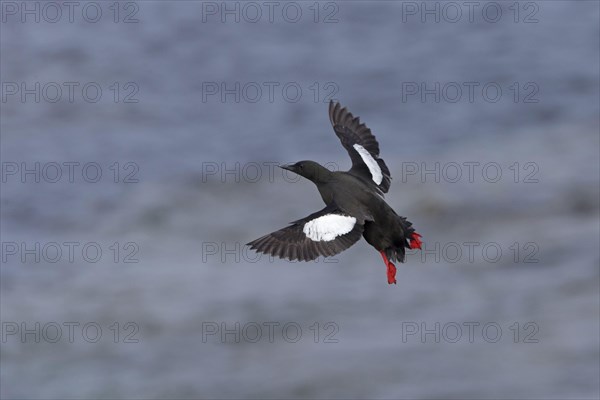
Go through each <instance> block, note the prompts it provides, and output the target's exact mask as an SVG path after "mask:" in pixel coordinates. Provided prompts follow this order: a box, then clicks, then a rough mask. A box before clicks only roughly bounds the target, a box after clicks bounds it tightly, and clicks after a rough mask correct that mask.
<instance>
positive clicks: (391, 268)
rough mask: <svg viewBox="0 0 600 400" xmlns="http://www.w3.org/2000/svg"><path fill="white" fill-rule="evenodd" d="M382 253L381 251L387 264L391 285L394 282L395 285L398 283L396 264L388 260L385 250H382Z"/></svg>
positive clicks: (388, 278)
mask: <svg viewBox="0 0 600 400" xmlns="http://www.w3.org/2000/svg"><path fill="white" fill-rule="evenodd" d="M380 253H381V257H383V262H384V263H385V265H386V267H387V280H388V283H389V284H390V285H391V284H392V283H393V284H394V285H395V284H396V266H395V265H394V264H393V263H392V262H391V261H390V260H388V258H387V256H386V255H385V251H380Z"/></svg>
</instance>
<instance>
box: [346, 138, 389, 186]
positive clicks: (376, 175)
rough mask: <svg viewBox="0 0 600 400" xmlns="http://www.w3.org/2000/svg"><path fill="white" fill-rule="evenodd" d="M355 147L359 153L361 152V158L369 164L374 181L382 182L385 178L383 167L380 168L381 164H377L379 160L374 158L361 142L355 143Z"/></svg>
mask: <svg viewBox="0 0 600 400" xmlns="http://www.w3.org/2000/svg"><path fill="white" fill-rule="evenodd" d="M353 147H354V149H355V150H356V151H357V152H358V154H360V158H362V160H363V161H364V162H365V164H367V168H369V172H370V173H371V177H372V178H373V182H375V183H376V184H378V185H379V184H381V181H382V180H383V174H382V173H381V168H379V164H377V161H376V160H375V159H374V158H373V156H372V155H371V153H369V152H368V151H367V149H365V148H364V147H362V146H361V145H360V144H355V145H354V146H353Z"/></svg>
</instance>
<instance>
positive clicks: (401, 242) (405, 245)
mask: <svg viewBox="0 0 600 400" xmlns="http://www.w3.org/2000/svg"><path fill="white" fill-rule="evenodd" d="M398 225H399V226H400V228H401V229H399V230H398V232H397V236H396V240H395V241H394V246H393V247H390V248H389V249H387V250H386V253H387V256H388V258H390V259H391V260H393V261H396V260H397V261H400V262H404V257H405V255H406V249H419V250H420V249H421V245H422V244H423V243H422V242H421V237H422V236H421V235H420V234H418V233H417V232H416V231H415V229H414V228H413V226H412V222H410V221H408V220H407V219H406V218H404V217H401V216H398Z"/></svg>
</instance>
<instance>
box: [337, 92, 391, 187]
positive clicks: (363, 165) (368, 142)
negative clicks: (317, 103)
mask: <svg viewBox="0 0 600 400" xmlns="http://www.w3.org/2000/svg"><path fill="white" fill-rule="evenodd" d="M329 120H330V121H331V125H332V126H333V130H334V131H335V134H336V135H337V137H339V138H340V141H341V142H342V145H343V146H344V148H345V149H346V150H347V151H348V154H350V158H351V159H352V168H350V170H349V171H348V172H349V173H351V174H353V175H356V176H359V177H361V178H363V179H366V180H367V182H372V183H373V184H374V185H375V186H376V187H377V188H378V189H379V190H381V191H382V192H383V193H387V191H388V190H389V188H390V183H391V179H392V178H391V177H390V170H389V169H388V167H387V165H385V162H384V161H383V160H382V159H381V158H379V143H377V139H375V136H373V134H372V133H371V130H370V129H369V128H368V127H367V126H366V125H365V124H364V123H363V124H361V123H360V119H359V118H358V117H356V118H354V116H353V115H352V113H350V112H349V111H348V110H347V109H346V108H345V107H344V108H342V106H341V105H340V103H334V102H333V101H331V102H329Z"/></svg>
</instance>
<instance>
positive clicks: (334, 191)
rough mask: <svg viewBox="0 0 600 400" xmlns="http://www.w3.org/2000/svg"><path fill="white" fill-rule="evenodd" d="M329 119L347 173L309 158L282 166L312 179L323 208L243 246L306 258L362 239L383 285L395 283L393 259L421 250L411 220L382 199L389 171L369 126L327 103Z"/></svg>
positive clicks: (336, 250)
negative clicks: (379, 264)
mask: <svg viewBox="0 0 600 400" xmlns="http://www.w3.org/2000/svg"><path fill="white" fill-rule="evenodd" d="M329 120H330V121H331V125H332V126H333V130H334V132H335V134H336V135H337V137H338V138H339V139H340V141H341V142H342V146H344V148H345V149H346V151H347V152H348V154H349V155H350V158H351V160H352V168H350V170H348V171H347V172H341V171H330V170H329V169H327V168H325V167H323V166H322V165H320V164H318V163H316V162H314V161H299V162H297V163H295V164H289V165H282V166H281V168H283V169H286V170H289V171H292V172H295V173H296V174H298V175H300V176H303V177H304V178H306V179H309V180H310V181H312V182H313V183H314V184H315V185H316V186H317V189H318V190H319V193H320V194H321V197H322V199H323V201H324V202H325V208H323V209H322V210H321V211H317V212H315V213H313V214H311V215H309V216H308V217H305V218H302V219H299V220H297V221H294V222H291V223H290V225H289V226H287V227H285V228H283V229H280V230H278V231H275V232H273V233H269V234H268V235H265V236H263V237H261V238H258V239H256V240H254V241H252V242H250V243H248V244H247V246H250V248H251V249H253V250H256V251H257V252H260V253H264V254H270V255H272V256H276V257H280V258H287V259H289V260H300V261H311V260H314V259H316V258H318V257H319V256H324V257H329V256H333V255H336V254H338V253H341V252H342V251H344V250H346V249H347V248H349V247H350V246H352V245H353V244H354V243H356V242H357V241H358V240H360V237H361V236H362V237H364V238H365V240H366V241H367V243H369V244H370V245H371V246H373V247H374V248H375V249H376V250H377V251H379V253H380V254H381V257H382V258H383V262H384V263H385V265H386V267H387V280H388V283H389V284H392V283H394V284H395V283H396V266H395V265H394V264H393V262H395V261H399V262H404V257H405V249H407V248H409V249H421V244H422V242H421V235H419V234H418V233H417V232H415V230H414V229H413V227H412V223H410V222H409V221H407V219H406V218H404V217H402V216H400V215H398V214H396V212H395V211H394V210H393V209H392V208H391V207H390V206H389V205H388V204H387V203H386V202H385V200H384V197H383V194H384V193H387V191H388V190H389V188H390V182H391V177H390V170H389V169H388V167H387V165H385V162H384V161H383V160H382V159H381V158H379V143H377V140H376V139H375V136H374V135H373V134H372V133H371V130H370V129H369V128H367V126H366V125H365V124H364V123H361V122H360V119H359V118H358V117H356V118H355V117H354V116H353V115H352V114H351V113H350V112H349V111H348V110H347V109H346V108H345V107H344V108H342V106H341V105H340V104H339V103H337V102H336V103H334V102H333V101H331V102H330V103H329Z"/></svg>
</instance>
